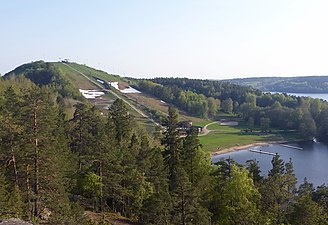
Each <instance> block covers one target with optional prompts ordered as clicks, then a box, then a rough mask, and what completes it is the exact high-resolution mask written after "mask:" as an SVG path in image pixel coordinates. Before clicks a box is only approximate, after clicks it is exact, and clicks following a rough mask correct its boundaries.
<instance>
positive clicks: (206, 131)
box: [198, 121, 220, 136]
mask: <svg viewBox="0 0 328 225" xmlns="http://www.w3.org/2000/svg"><path fill="white" fill-rule="evenodd" d="M219 122H220V121H214V122H212V123H208V124H206V125H205V126H204V127H203V133H201V134H198V136H205V135H208V133H210V132H211V131H212V130H208V129H207V127H208V126H209V125H212V124H215V123H219Z"/></svg>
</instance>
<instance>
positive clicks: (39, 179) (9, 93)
mask: <svg viewBox="0 0 328 225" xmlns="http://www.w3.org/2000/svg"><path fill="white" fill-rule="evenodd" d="M211 91H212V92H213V91H215V89H211ZM190 92H191V91H187V93H188V94H187V95H189V96H194V94H193V93H190ZM182 93H183V92H180V94H181V95H179V96H180V97H181V102H183V94H182ZM0 94H1V95H0V121H1V126H0V140H1V142H0V162H1V164H0V197H1V198H0V216H1V217H12V216H17V217H20V218H24V219H30V220H33V221H35V222H36V223H38V222H40V220H44V221H47V222H48V223H50V224H83V223H84V222H86V221H85V218H84V217H83V215H82V212H83V210H93V211H95V212H98V213H103V212H116V213H120V214H121V215H123V216H126V217H128V218H131V219H133V220H135V221H138V222H139V223H140V224H149V225H150V224H153V225H155V224H157V225H158V224H163V225H167V224H184V225H193V224H194V225H198V224H205V225H206V224H209V225H210V224H211V225H213V224H214V225H218V224H282V223H285V224H299V223H300V222H301V221H307V222H308V223H310V224H325V223H326V221H327V212H328V207H327V205H328V204H327V200H326V199H328V191H327V190H328V188H327V187H326V186H324V185H323V186H321V187H318V188H317V189H314V188H312V187H311V185H310V184H309V183H308V182H304V184H303V185H301V186H300V188H298V189H297V188H296V186H295V184H296V178H295V175H294V171H293V166H292V162H291V161H290V162H287V163H285V162H283V161H282V160H281V159H280V158H279V156H278V155H277V156H274V157H273V160H272V170H270V172H269V174H268V175H267V176H262V175H261V174H260V168H258V165H257V163H256V162H255V161H250V162H248V166H247V167H246V168H245V167H244V166H241V165H238V164H237V163H235V162H233V160H231V159H229V160H225V161H220V162H218V163H217V164H215V165H212V163H211V160H210V157H209V154H208V153H206V152H204V151H203V150H202V147H201V146H200V144H199V141H198V138H197V135H196V132H195V131H193V130H191V131H190V132H189V133H188V134H187V136H186V137H180V136H178V133H177V131H176V128H177V122H178V121H177V115H178V111H177V110H176V109H174V108H173V107H170V109H169V115H168V117H167V118H166V120H165V121H164V124H163V125H165V126H166V128H167V129H166V131H165V132H164V135H163V137H161V138H160V140H154V138H153V137H151V136H150V135H148V133H147V132H146V131H144V130H143V129H142V128H141V127H139V126H138V125H137V123H136V122H135V120H134V119H133V116H131V115H130V114H129V112H128V110H127V108H126V106H125V104H124V102H123V101H122V100H119V99H117V100H116V101H115V102H114V103H113V104H112V105H111V107H110V108H109V110H108V115H107V116H104V115H102V114H101V113H100V111H99V110H98V109H97V108H95V107H92V106H91V105H89V104H88V103H81V102H80V103H78V104H76V105H75V108H76V110H75V113H74V115H73V118H71V119H69V120H65V118H66V117H65V115H63V111H64V110H63V108H62V107H64V106H63V105H62V104H60V103H59V101H60V98H58V93H56V92H54V89H52V88H51V87H45V86H36V85H34V84H32V83H31V82H30V81H29V80H27V79H25V78H17V79H16V80H15V78H11V79H9V80H5V81H1V82H0ZM166 94H167V95H168V96H172V95H170V94H169V92H167V93H166ZM203 96H206V95H203ZM218 96H219V95H218ZM254 96H255V94H254V93H249V94H246V95H245V102H244V103H242V104H241V105H240V106H238V105H236V104H235V102H236V101H235V100H233V98H231V100H227V101H226V102H229V104H228V109H229V110H236V109H237V108H238V110H244V111H242V113H245V114H242V115H244V116H245V117H246V115H247V116H248V117H249V118H248V121H249V123H250V124H251V125H253V124H254V123H261V120H262V125H263V130H268V129H270V126H273V125H274V124H275V123H278V121H279V120H280V119H281V120H282V119H284V120H286V118H285V117H286V116H287V115H289V113H292V114H291V115H290V117H288V120H287V121H286V122H287V123H288V122H289V123H290V124H289V125H286V126H289V127H295V128H296V127H297V126H299V125H300V124H298V122H299V121H300V120H302V123H304V124H305V125H304V127H307V126H309V124H314V125H316V124H318V122H317V121H319V120H322V121H325V120H326V119H327V118H326V117H327V115H326V114H327V113H326V109H327V107H326V105H325V103H322V102H313V101H311V100H309V99H303V100H302V99H300V100H299V102H298V101H297V104H295V102H294V101H293V99H290V98H289V97H286V96H280V95H273V96H270V97H264V96H262V97H258V96H257V97H256V98H255V97H254ZM185 97H186V96H185ZM235 97H236V96H235ZM262 98H263V99H262ZM197 99H203V98H202V97H200V98H197ZM204 99H205V100H206V102H207V107H208V112H210V111H211V114H212V115H213V114H215V112H217V110H218V109H219V107H221V108H222V107H223V108H224V107H225V106H224V104H225V103H223V102H224V101H225V100H223V101H222V102H221V101H220V100H219V99H217V98H214V97H206V98H204ZM204 99H203V100H204ZM227 99H229V98H227ZM235 99H238V98H235ZM258 99H261V101H262V102H261V104H262V105H267V106H265V107H261V106H259V105H257V104H258V103H257V101H258ZM266 101H268V102H269V101H270V102H271V105H270V104H269V103H268V102H266ZM231 103H232V104H231ZM222 104H223V106H222ZM293 104H295V108H292V107H287V106H286V105H293ZM261 108H262V109H261ZM250 109H252V110H250ZM262 110H264V111H262ZM257 115H261V117H260V118H258V117H257ZM277 115H279V116H277ZM280 116H282V117H284V118H279V117H280ZM261 118H263V119H261ZM289 118H290V120H289ZM311 118H312V119H311ZM325 129H327V128H326V123H325V122H322V123H321V124H320V125H319V127H318V128H315V129H313V130H312V131H315V132H317V131H316V130H318V133H319V134H320V135H322V136H323V137H325V135H326V133H325ZM309 131H311V130H306V132H309ZM312 131H311V132H312ZM304 133H305V132H304ZM305 134H307V136H310V135H312V134H313V133H309V134H308V133H305ZM49 212H50V214H49ZM47 213H48V214H49V215H48V214H47ZM47 215H48V216H47ZM86 223H88V222H86Z"/></svg>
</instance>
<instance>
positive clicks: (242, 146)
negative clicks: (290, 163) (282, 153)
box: [211, 141, 286, 157]
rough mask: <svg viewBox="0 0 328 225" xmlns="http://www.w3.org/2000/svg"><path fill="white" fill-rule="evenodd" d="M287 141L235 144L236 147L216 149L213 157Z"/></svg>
mask: <svg viewBox="0 0 328 225" xmlns="http://www.w3.org/2000/svg"><path fill="white" fill-rule="evenodd" d="M283 143H286V141H268V142H255V143H252V144H248V145H241V146H234V147H230V148H223V149H221V150H216V151H213V152H212V153H211V154H212V157H213V156H217V155H223V154H226V153H230V152H237V151H241V150H246V149H249V148H252V147H258V146H267V145H270V144H283Z"/></svg>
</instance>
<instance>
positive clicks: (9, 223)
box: [0, 218, 33, 225]
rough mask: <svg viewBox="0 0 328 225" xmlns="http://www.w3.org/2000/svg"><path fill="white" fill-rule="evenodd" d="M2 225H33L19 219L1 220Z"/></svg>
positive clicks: (0, 224)
mask: <svg viewBox="0 0 328 225" xmlns="http://www.w3.org/2000/svg"><path fill="white" fill-rule="evenodd" d="M0 225H33V224H32V223H29V222H26V221H23V220H21V219H18V218H10V219H3V220H2V219H0Z"/></svg>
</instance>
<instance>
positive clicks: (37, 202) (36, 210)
mask: <svg viewBox="0 0 328 225" xmlns="http://www.w3.org/2000/svg"><path fill="white" fill-rule="evenodd" d="M36 109H37V106H35V108H34V111H33V117H34V120H33V130H34V154H35V157H34V173H35V182H34V193H35V202H34V216H35V217H38V216H39V210H40V209H39V207H40V196H39V195H40V193H39V189H40V180H39V179H40V178H39V175H40V171H39V164H40V162H39V145H38V127H37V125H38V124H37V112H36Z"/></svg>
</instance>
